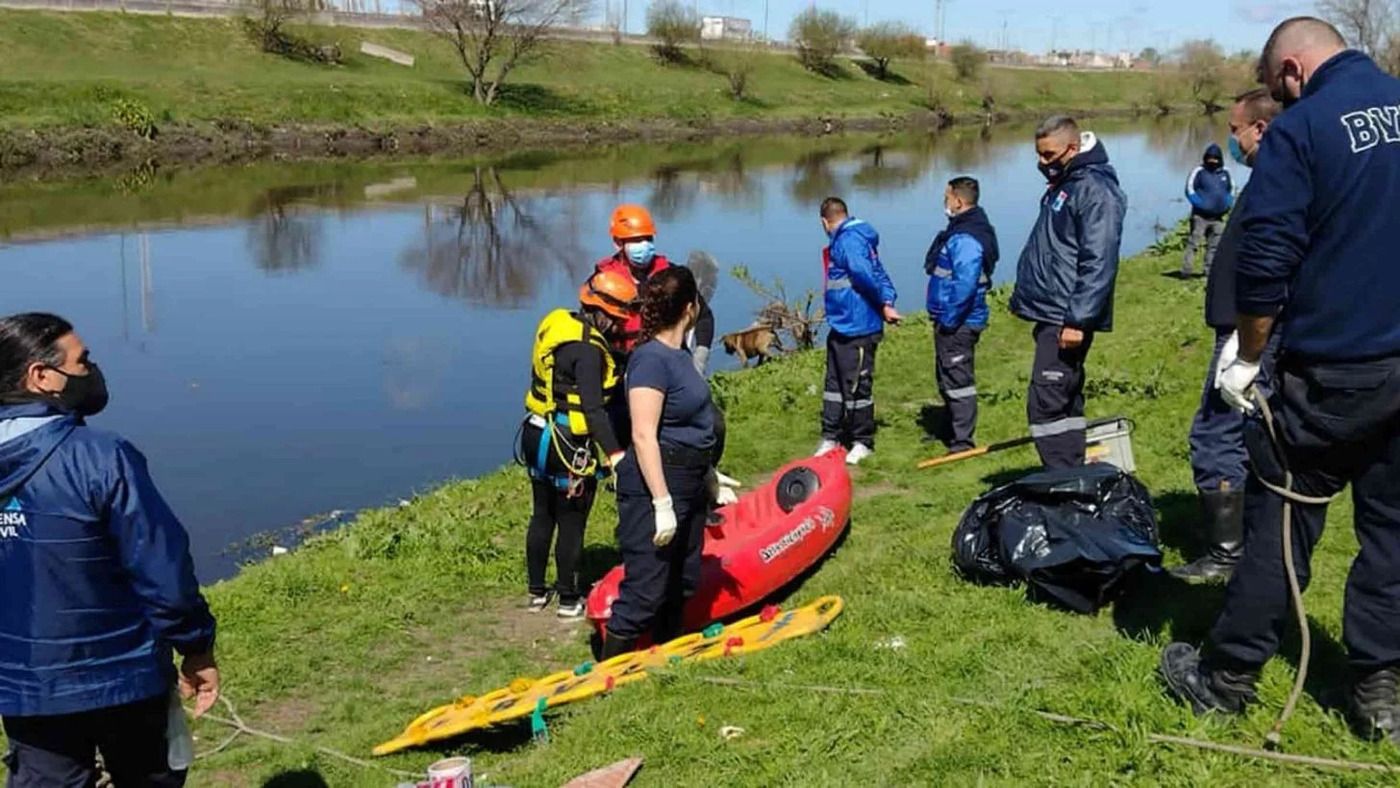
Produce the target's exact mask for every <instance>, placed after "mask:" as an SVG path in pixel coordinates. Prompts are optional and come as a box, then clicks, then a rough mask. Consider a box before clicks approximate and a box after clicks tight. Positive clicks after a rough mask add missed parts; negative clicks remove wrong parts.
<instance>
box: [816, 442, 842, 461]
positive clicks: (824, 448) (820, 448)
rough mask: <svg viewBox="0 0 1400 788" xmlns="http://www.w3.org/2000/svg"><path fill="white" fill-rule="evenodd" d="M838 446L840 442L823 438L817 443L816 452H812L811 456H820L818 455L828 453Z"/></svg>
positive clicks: (839, 446)
mask: <svg viewBox="0 0 1400 788" xmlns="http://www.w3.org/2000/svg"><path fill="white" fill-rule="evenodd" d="M839 448H841V444H839V443H837V442H836V441H829V440H826V439H823V440H822V442H821V443H819V444H817V452H816V454H813V455H812V456H813V457H820V456H822V455H824V454H830V453H832V452H834V451H836V450H837V449H839Z"/></svg>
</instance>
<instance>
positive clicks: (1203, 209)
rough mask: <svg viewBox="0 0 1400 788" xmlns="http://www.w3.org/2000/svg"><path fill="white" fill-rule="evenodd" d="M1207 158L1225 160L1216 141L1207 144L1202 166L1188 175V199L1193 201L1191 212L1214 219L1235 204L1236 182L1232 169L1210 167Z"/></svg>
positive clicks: (1228, 210)
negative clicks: (1232, 178)
mask: <svg viewBox="0 0 1400 788" xmlns="http://www.w3.org/2000/svg"><path fill="white" fill-rule="evenodd" d="M1206 159H1215V160H1216V161H1221V162H1223V161H1224V157H1223V156H1222V155H1221V153H1220V146H1219V145H1216V144H1215V143H1214V142H1212V143H1211V144H1209V145H1207V146H1206V152H1205V155H1204V156H1202V157H1201V161H1202V163H1201V166H1199V167H1197V168H1196V169H1194V170H1192V171H1191V174H1190V175H1188V176H1187V177H1186V199H1187V201H1188V202H1190V203H1191V213H1192V214H1193V215H1195V216H1200V217H1201V218H1204V219H1210V220H1212V221H1214V220H1216V219H1219V218H1220V217H1222V216H1224V215H1225V214H1227V213H1229V212H1230V208H1231V207H1233V206H1234V204H1235V182H1234V181H1233V180H1231V179H1230V171H1229V170H1227V169H1225V167H1224V166H1221V167H1219V168H1217V169H1214V170H1212V169H1209V168H1207V167H1206V166H1205V160H1206Z"/></svg>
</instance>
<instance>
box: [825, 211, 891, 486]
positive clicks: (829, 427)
mask: <svg viewBox="0 0 1400 788" xmlns="http://www.w3.org/2000/svg"><path fill="white" fill-rule="evenodd" d="M821 221H822V230H823V231H825V232H826V234H827V237H828V238H829V239H830V243H829V244H828V245H827V247H826V248H825V249H823V250H822V266H823V268H824V269H825V280H824V282H825V302H826V322H827V325H828V326H829V327H830V331H828V332H827V336H826V390H825V392H824V393H823V394H822V441H821V444H820V445H819V446H817V452H816V453H817V456H821V455H823V454H827V453H828V452H832V451H835V450H836V449H838V448H840V447H841V445H842V441H845V440H849V441H850V451H849V452H848V453H847V454H846V462H847V463H848V464H850V465H858V464H860V462H861V461H862V460H864V459H865V458H866V457H869V456H870V455H871V454H872V453H874V451H875V395H874V392H875V351H876V350H877V349H878V348H879V346H880V340H881V339H883V338H884V336H885V324H886V323H891V324H893V323H898V322H899V321H900V319H901V318H900V315H899V312H897V311H895V308H894V302H895V299H896V298H897V297H898V294H897V293H896V292H895V289H894V282H892V281H890V275H889V274H888V273H886V272H885V266H884V265H882V264H881V263H880V234H879V233H877V232H875V228H874V227H871V226H870V225H869V224H867V223H865V222H864V221H861V220H860V219H856V218H853V217H852V216H851V215H850V211H849V209H847V207H846V203H845V202H844V201H842V200H841V199H840V198H839V197H829V198H827V199H826V201H824V202H823V203H822V207H821Z"/></svg>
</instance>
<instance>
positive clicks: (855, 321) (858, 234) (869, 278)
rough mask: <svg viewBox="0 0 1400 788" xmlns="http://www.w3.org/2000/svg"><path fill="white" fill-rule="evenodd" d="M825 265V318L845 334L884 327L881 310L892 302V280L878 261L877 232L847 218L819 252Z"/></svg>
mask: <svg viewBox="0 0 1400 788" xmlns="http://www.w3.org/2000/svg"><path fill="white" fill-rule="evenodd" d="M822 265H823V267H824V268H825V269H826V283H825V284H826V322H827V325H829V326H830V327H831V330H832V331H835V332H836V333H838V334H841V335H843V336H847V337H864V336H870V335H871V334H879V333H882V332H884V330H885V319H884V317H883V316H882V315H881V311H882V309H883V307H884V306H885V305H886V304H889V305H891V306H893V305H894V302H895V298H897V297H898V294H897V293H895V289H894V282H891V281H890V275H889V274H888V273H886V272H885V266H884V265H882V264H881V263H880V234H879V233H877V232H875V228H874V227H871V226H870V225H868V224H866V223H865V222H863V221H861V220H860V219H847V220H846V221H844V222H842V223H841V226H840V227H837V228H836V232H834V233H832V234H831V244H830V245H829V246H827V248H826V249H825V250H824V251H823V252H822Z"/></svg>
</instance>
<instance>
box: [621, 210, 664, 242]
mask: <svg viewBox="0 0 1400 788" xmlns="http://www.w3.org/2000/svg"><path fill="white" fill-rule="evenodd" d="M612 237H613V238H615V239H616V240H619V241H630V240H632V239H633V238H655V237H656V222H653V221H652V220H651V214H650V213H648V212H647V209H646V208H643V207H642V206H640V205H619V206H617V208H616V209H615V210H613V215H612Z"/></svg>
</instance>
